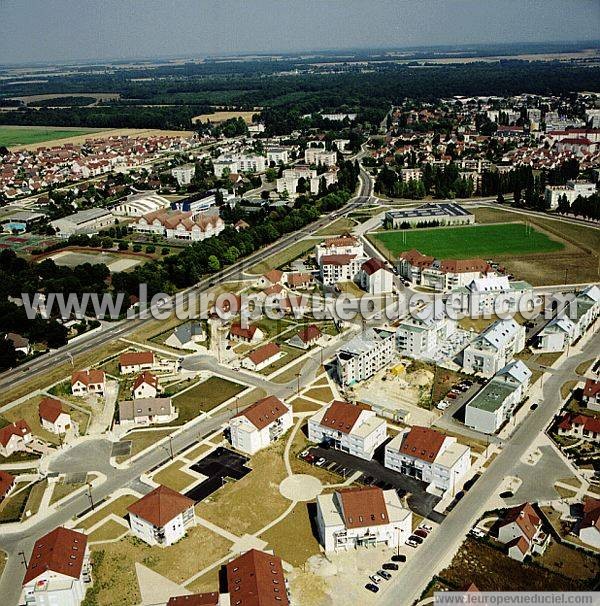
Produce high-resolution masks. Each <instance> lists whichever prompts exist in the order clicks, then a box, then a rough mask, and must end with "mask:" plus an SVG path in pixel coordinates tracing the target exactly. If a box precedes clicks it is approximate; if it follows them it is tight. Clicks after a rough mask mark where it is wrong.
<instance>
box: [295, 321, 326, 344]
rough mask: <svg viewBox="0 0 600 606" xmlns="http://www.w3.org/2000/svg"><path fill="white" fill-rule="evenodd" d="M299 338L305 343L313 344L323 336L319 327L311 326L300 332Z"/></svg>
mask: <svg viewBox="0 0 600 606" xmlns="http://www.w3.org/2000/svg"><path fill="white" fill-rule="evenodd" d="M298 336H299V337H300V340H301V341H302V342H303V343H311V342H312V341H315V340H316V339H318V338H319V337H320V336H321V331H320V330H319V328H318V326H315V325H314V324H309V325H308V326H306V327H305V328H302V329H301V330H299V331H298Z"/></svg>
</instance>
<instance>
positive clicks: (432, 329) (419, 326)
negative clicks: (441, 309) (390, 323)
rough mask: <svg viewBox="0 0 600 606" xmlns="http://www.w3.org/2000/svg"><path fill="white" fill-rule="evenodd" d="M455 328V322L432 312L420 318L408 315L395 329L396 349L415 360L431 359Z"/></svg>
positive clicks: (456, 324) (456, 325)
mask: <svg viewBox="0 0 600 606" xmlns="http://www.w3.org/2000/svg"><path fill="white" fill-rule="evenodd" d="M457 327H458V323H457V322H456V320H453V319H451V318H449V317H448V316H447V315H446V314H443V315H442V317H440V318H436V317H435V316H434V314H433V312H432V313H430V314H429V315H423V316H422V317H420V318H419V317H414V316H412V315H409V316H408V317H407V318H405V319H404V320H401V321H400V323H399V324H398V328H396V348H397V349H398V351H399V352H400V353H401V354H403V355H406V356H410V357H411V358H415V359H417V360H425V359H431V358H433V356H434V355H435V353H436V352H437V351H438V349H439V346H440V345H441V343H442V342H444V341H445V340H446V339H447V338H448V337H449V336H450V335H452V334H454V333H455V332H456V330H457Z"/></svg>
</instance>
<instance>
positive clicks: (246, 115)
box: [192, 111, 258, 124]
mask: <svg viewBox="0 0 600 606" xmlns="http://www.w3.org/2000/svg"><path fill="white" fill-rule="evenodd" d="M256 113H258V112H257V111H251V112H246V111H233V112H226V111H220V112H215V113H214V114H201V115H200V116H194V117H193V118H192V123H194V122H209V121H210V122H212V123H213V124H217V123H219V122H225V120H229V119H230V118H243V120H244V122H245V123H246V124H252V116H254V115H255V114H256Z"/></svg>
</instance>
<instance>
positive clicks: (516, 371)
mask: <svg viewBox="0 0 600 606" xmlns="http://www.w3.org/2000/svg"><path fill="white" fill-rule="evenodd" d="M505 375H510V376H511V377H513V379H515V380H516V381H518V382H519V383H520V384H523V383H525V381H527V380H528V379H529V378H531V370H529V368H527V366H526V365H525V363H524V362H523V361H522V360H513V361H512V362H510V363H508V364H507V365H506V366H505V367H504V368H501V369H500V370H499V371H498V373H497V374H496V376H497V377H500V376H505Z"/></svg>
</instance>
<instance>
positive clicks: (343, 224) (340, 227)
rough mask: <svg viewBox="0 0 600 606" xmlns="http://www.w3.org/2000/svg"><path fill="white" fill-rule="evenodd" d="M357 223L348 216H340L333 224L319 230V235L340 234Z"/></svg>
mask: <svg viewBox="0 0 600 606" xmlns="http://www.w3.org/2000/svg"><path fill="white" fill-rule="evenodd" d="M355 225H356V223H355V222H354V221H353V220H352V219H349V218H348V217H340V218H339V219H337V220H336V221H334V222H333V223H332V224H331V225H328V226H327V227H324V228H323V229H320V230H319V231H318V232H317V236H338V235H340V234H343V233H345V232H348V231H350V230H351V229H352V228H353V227H354V226H355Z"/></svg>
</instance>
